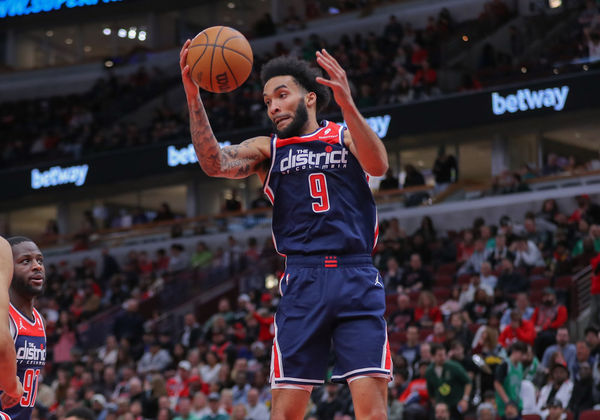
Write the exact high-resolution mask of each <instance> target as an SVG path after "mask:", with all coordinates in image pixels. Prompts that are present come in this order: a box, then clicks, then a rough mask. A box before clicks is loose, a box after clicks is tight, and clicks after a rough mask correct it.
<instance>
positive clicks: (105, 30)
mask: <svg viewBox="0 0 600 420" xmlns="http://www.w3.org/2000/svg"><path fill="white" fill-rule="evenodd" d="M102 33H103V34H104V35H106V36H109V35H110V34H111V33H112V31H111V30H110V28H104V29H102Z"/></svg>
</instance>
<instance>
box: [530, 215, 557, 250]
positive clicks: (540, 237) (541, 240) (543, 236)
mask: <svg viewBox="0 0 600 420" xmlns="http://www.w3.org/2000/svg"><path fill="white" fill-rule="evenodd" d="M523 236H524V237H525V238H526V239H527V240H528V241H531V242H533V243H534V244H535V245H537V247H538V248H539V249H540V250H542V251H544V250H545V249H548V248H549V247H550V246H551V245H552V237H551V235H549V232H548V230H547V229H544V228H540V227H538V225H537V223H536V221H535V215H534V214H533V213H528V214H527V215H526V216H525V220H524V221H523Z"/></svg>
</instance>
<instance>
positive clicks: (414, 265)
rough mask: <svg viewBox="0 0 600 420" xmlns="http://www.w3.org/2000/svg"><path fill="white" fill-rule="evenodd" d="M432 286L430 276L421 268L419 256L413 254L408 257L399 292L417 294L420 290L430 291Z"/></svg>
mask: <svg viewBox="0 0 600 420" xmlns="http://www.w3.org/2000/svg"><path fill="white" fill-rule="evenodd" d="M431 284H432V279H431V274H430V273H429V271H428V270H426V269H425V268H423V263H422V262H421V256H420V255H419V254H417V253H414V254H412V255H411V256H410V264H409V266H408V268H407V269H406V270H405V271H404V273H403V274H402V284H401V286H400V287H401V289H399V291H401V290H404V291H407V292H409V291H412V292H418V291H420V290H422V289H423V290H430V289H431Z"/></svg>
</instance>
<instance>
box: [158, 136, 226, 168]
mask: <svg viewBox="0 0 600 420" xmlns="http://www.w3.org/2000/svg"><path fill="white" fill-rule="evenodd" d="M230 145H231V142H229V141H224V142H219V146H220V147H224V146H230ZM196 162H198V157H197V156H196V151H195V150H194V145H193V144H192V143H190V144H188V145H187V146H185V147H182V148H181V149H178V148H177V147H175V146H169V147H167V165H169V166H170V167H171V168H174V167H175V166H179V165H189V164H190V163H196Z"/></svg>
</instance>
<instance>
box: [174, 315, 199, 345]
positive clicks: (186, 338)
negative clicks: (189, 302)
mask: <svg viewBox="0 0 600 420" xmlns="http://www.w3.org/2000/svg"><path fill="white" fill-rule="evenodd" d="M201 337H202V328H201V327H200V325H199V324H198V322H197V321H196V316H195V315H194V314H193V313H188V314H185V317H184V322H183V332H182V333H181V338H180V340H179V342H180V343H181V344H182V345H183V347H185V348H186V349H189V348H191V347H195V346H196V344H197V343H198V340H199V339H200V338H201Z"/></svg>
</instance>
